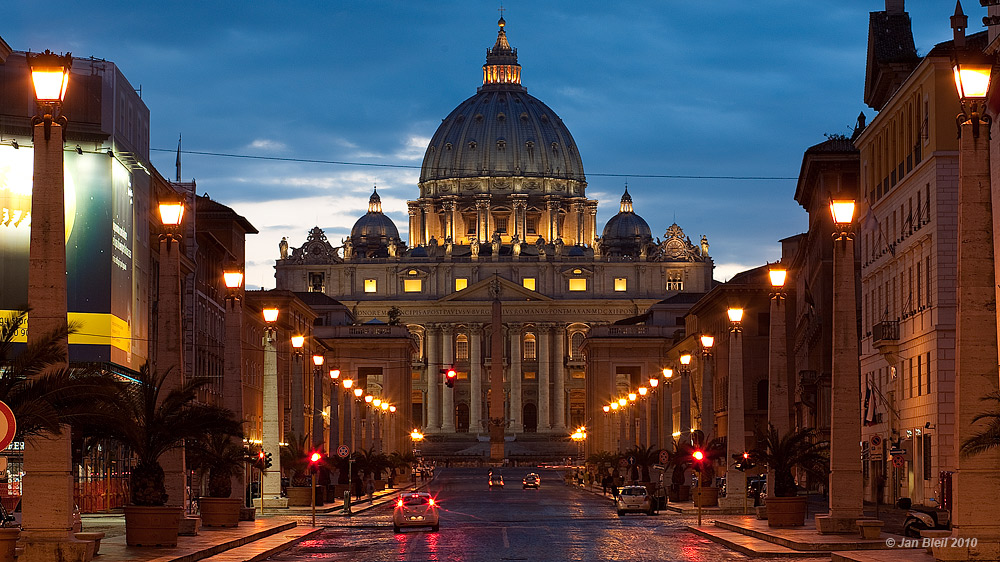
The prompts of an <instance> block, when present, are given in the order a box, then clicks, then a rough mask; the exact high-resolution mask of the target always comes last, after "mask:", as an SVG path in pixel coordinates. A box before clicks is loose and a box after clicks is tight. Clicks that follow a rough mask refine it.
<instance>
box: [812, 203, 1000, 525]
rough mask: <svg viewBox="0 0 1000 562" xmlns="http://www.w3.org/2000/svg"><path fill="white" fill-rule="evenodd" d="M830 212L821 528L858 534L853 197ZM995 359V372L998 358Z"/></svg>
mask: <svg viewBox="0 0 1000 562" xmlns="http://www.w3.org/2000/svg"><path fill="white" fill-rule="evenodd" d="M830 211H831V213H832V215H833V226H834V233H833V237H834V239H833V314H832V317H833V365H832V372H831V381H830V386H831V395H832V398H831V400H832V404H831V419H830V426H831V428H830V489H829V496H830V513H829V514H827V515H817V516H816V529H817V530H818V531H819V532H820V533H823V534H828V533H853V532H856V530H857V523H856V521H857V520H858V519H860V518H861V517H863V515H864V512H863V506H862V499H863V498H862V492H863V486H862V479H861V447H860V443H861V374H860V372H861V366H860V363H859V360H858V324H857V318H858V316H857V314H858V312H857V305H856V296H855V293H854V287H855V282H854V239H853V235H852V232H851V231H852V227H853V222H854V199H851V198H849V197H835V198H834V199H833V200H832V201H831V202H830ZM991 220H992V219H991ZM991 290H992V289H991ZM994 345H996V338H994ZM993 363H994V365H993V368H994V370H995V369H996V357H994V358H993Z"/></svg>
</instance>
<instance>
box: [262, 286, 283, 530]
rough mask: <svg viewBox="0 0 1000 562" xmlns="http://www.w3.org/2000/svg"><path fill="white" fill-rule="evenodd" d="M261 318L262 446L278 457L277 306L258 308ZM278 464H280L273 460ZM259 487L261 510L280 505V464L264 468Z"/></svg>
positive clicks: (265, 450)
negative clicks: (262, 352)
mask: <svg viewBox="0 0 1000 562" xmlns="http://www.w3.org/2000/svg"><path fill="white" fill-rule="evenodd" d="M261 315H262V316H263V317H264V380H263V386H264V388H263V391H264V405H263V407H264V409H263V418H264V424H263V428H262V429H263V433H262V435H261V441H262V443H261V448H262V449H263V450H264V452H265V453H266V454H268V455H271V456H272V457H273V458H275V459H277V458H279V457H280V454H279V453H280V444H279V442H280V433H279V427H278V423H279V420H280V418H279V412H278V349H277V347H276V346H275V341H276V339H277V335H278V329H277V322H278V308H277V307H273V306H265V307H264V308H263V310H261ZM275 465H279V463H275ZM262 480H263V484H262V488H263V489H262V490H261V499H260V501H261V504H260V505H261V513H263V511H264V507H265V506H274V507H283V506H284V502H283V501H282V499H281V467H280V466H271V467H270V468H266V469H264V474H263V477H262Z"/></svg>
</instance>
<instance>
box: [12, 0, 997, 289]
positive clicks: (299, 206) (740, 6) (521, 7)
mask: <svg viewBox="0 0 1000 562" xmlns="http://www.w3.org/2000/svg"><path fill="white" fill-rule="evenodd" d="M498 4H499V3H498V2H482V1H479V0H475V1H469V0H464V1H458V0H439V1H437V2H429V1H414V0H410V1H374V0H373V1H356V2H336V1H325V2H324V1H320V0H313V1H284V2H277V1H256V2H235V1H232V2H222V1H212V0H208V1H206V0H199V1H190V0H180V1H172V2H134V1H132V2H122V1H119V0H106V1H104V2H90V3H87V4H81V3H79V2H68V1H64V0H48V1H47V2H45V8H44V9H40V6H38V5H37V4H36V3H34V2H12V3H8V4H7V5H5V6H4V8H3V15H4V17H3V21H2V22H0V36H2V37H3V38H4V39H5V40H6V41H7V42H8V43H9V44H10V45H11V47H13V48H14V49H15V50H26V49H31V50H34V51H39V50H44V49H51V50H53V51H58V52H65V51H72V52H73V54H74V55H76V56H82V57H89V56H95V57H98V58H105V59H108V60H111V61H114V62H115V63H117V64H118V66H119V67H120V68H121V69H122V71H123V72H124V73H125V75H126V77H128V79H129V81H131V82H132V84H133V85H134V86H135V87H136V88H138V87H140V86H141V87H142V97H143V100H144V101H145V103H146V105H147V106H148V107H149V109H150V112H151V119H152V127H151V131H150V135H151V140H150V145H151V146H152V147H153V148H154V149H166V150H167V151H166V152H153V153H152V156H151V157H152V160H153V164H154V165H155V166H156V167H157V168H158V169H159V170H160V172H161V173H162V174H163V175H164V176H165V177H168V178H173V177H174V175H175V171H174V159H175V154H174V153H173V152H172V151H173V150H175V149H176V146H177V137H178V134H183V137H184V149H185V150H191V151H202V152H219V153H232V154H244V155H254V156H274V157H282V158H303V159H316V160H333V161H343V162H359V163H372V164H391V165H399V166H404V167H396V168H394V167H368V166H355V165H338V164H321V163H294V162H281V161H261V160H250V159H237V158H226V157H218V156H203V155H195V154H186V155H184V156H183V166H182V171H183V178H184V179H185V180H190V179H191V178H195V179H196V180H197V183H198V192H199V193H200V194H204V193H208V194H209V195H210V196H211V197H212V198H213V199H215V200H217V201H219V202H221V203H224V204H226V205H229V206H231V207H233V208H234V209H235V210H236V211H237V212H238V213H240V214H242V215H244V216H246V217H247V218H248V219H249V220H250V222H252V223H253V224H254V225H255V226H256V227H257V228H258V229H259V230H260V231H261V233H260V234H258V235H255V236H251V237H250V239H249V240H248V244H247V260H248V271H247V283H248V285H249V286H254V285H258V286H263V287H265V288H270V287H274V276H273V265H274V259H275V258H277V256H278V241H279V240H280V239H281V237H282V236H287V237H288V239H289V243H290V245H291V246H293V247H295V246H299V245H301V244H302V243H303V242H304V241H305V238H306V234H307V232H308V230H309V229H310V228H311V227H313V226H314V225H319V226H320V227H321V228H323V229H324V230H325V231H326V233H327V237H328V238H329V239H330V241H331V242H333V243H334V245H339V244H340V240H341V238H342V237H343V236H346V234H347V233H348V232H349V230H350V227H351V225H352V224H353V223H354V221H355V220H356V219H357V218H358V217H359V216H361V215H362V214H364V212H365V210H366V207H367V201H368V196H369V194H370V193H371V188H372V185H373V184H377V185H378V188H379V193H380V194H381V195H382V202H383V207H384V210H385V211H386V212H387V214H389V215H390V216H391V217H392V218H393V219H394V220H395V222H396V225H397V227H399V230H400V235H401V236H403V237H404V238H406V233H405V231H406V228H407V219H406V200H407V199H415V198H416V197H417V195H418V194H417V187H416V184H417V178H418V175H419V169H418V168H419V165H420V162H421V158H422V156H423V151H424V149H425V147H426V143H427V142H428V141H429V139H430V137H431V135H432V134H433V133H434V130H435V128H436V127H437V125H438V124H439V123H440V121H441V119H442V118H443V117H445V116H446V115H447V114H448V113H449V112H450V111H451V110H452V109H453V108H454V107H455V106H457V105H458V104H459V103H460V102H461V101H463V100H464V99H465V98H467V97H469V96H470V95H472V94H474V93H475V91H476V87H477V86H479V85H480V84H481V80H482V79H481V68H482V64H483V62H484V61H485V52H486V49H487V48H488V47H490V46H492V45H493V43H494V41H495V40H496V31H497V26H496V22H497V18H498V12H497V8H498ZM884 6H885V5H884V2H883V1H880V0H809V1H808V2H803V1H792V0H755V1H753V2H745V1H735V0H724V1H720V2H682V1H680V0H660V1H646V2H634V1H632V2H630V1H624V2H607V1H604V0H601V1H594V0H575V1H572V2H571V1H566V0H563V1H557V0H534V1H530V2H529V1H526V0H507V1H506V2H505V3H504V8H505V9H506V10H505V13H504V17H505V19H506V20H507V34H508V38H509V40H510V42H511V44H512V45H513V46H514V47H516V48H517V49H518V55H519V61H520V63H521V65H522V67H523V74H522V83H523V84H524V85H525V86H526V87H527V88H528V91H529V93H531V94H532V95H534V96H535V97H537V98H539V99H541V100H542V101H543V102H545V103H546V104H547V105H549V107H551V108H552V109H553V110H554V111H555V112H556V113H557V114H558V115H559V116H560V117H561V118H562V119H563V121H564V122H565V123H566V125H567V126H568V127H569V129H570V131H571V132H572V133H573V136H574V138H575V139H576V142H577V145H578V146H579V149H580V152H581V154H582V157H583V163H584V168H585V170H586V172H587V174H588V182H589V187H588V192H587V194H588V195H589V196H590V197H592V198H595V199H599V200H600V202H601V206H600V210H599V213H598V217H597V218H598V228H602V227H603V224H604V222H605V221H607V220H608V218H610V217H611V216H613V215H614V214H615V213H616V212H617V211H618V200H619V198H620V196H621V192H622V188H623V186H624V184H625V182H626V179H627V181H628V185H629V192H630V193H631V194H632V197H633V199H634V201H635V211H636V212H637V213H639V214H640V215H642V216H643V217H644V218H645V219H646V221H647V222H648V223H649V225H650V227H651V228H652V230H653V235H654V236H660V237H662V236H663V233H664V231H665V230H666V228H667V227H668V226H669V225H670V224H671V223H672V222H675V221H676V222H677V223H678V224H679V225H680V226H681V227H682V228H683V229H684V231H685V233H687V234H688V235H689V236H690V237H691V238H692V240H697V239H698V238H699V237H700V236H701V235H702V234H705V235H707V236H708V239H709V241H710V242H711V254H712V256H713V257H714V258H715V263H716V266H717V267H716V272H715V277H716V279H719V280H725V279H727V278H729V277H731V276H732V275H733V274H734V273H736V272H737V271H740V270H742V269H746V268H749V267H754V266H757V265H761V264H763V263H764V262H765V261H774V260H775V259H777V258H778V256H779V245H778V243H777V240H779V239H781V238H784V237H786V236H790V235H793V234H796V233H798V232H801V231H803V230H805V228H806V215H805V212H804V211H803V210H802V209H801V207H799V206H798V204H796V203H795V201H794V200H793V199H792V196H793V194H794V190H795V180H794V179H769V180H735V179H709V178H705V176H715V177H718V176H755V177H769V178H794V177H795V176H796V175H797V174H798V171H799V166H800V164H801V161H802V154H803V152H804V151H805V150H806V148H808V147H809V146H811V145H813V144H816V143H819V142H822V141H823V140H825V137H824V134H830V133H840V134H848V135H849V134H850V132H851V127H852V126H853V125H854V123H855V120H856V118H857V116H858V113H860V112H861V111H864V112H865V114H866V115H867V117H868V120H869V121H871V118H872V116H873V115H874V111H873V110H871V109H870V108H868V107H866V106H865V105H864V103H863V102H862V92H863V88H864V76H865V56H866V48H867V34H868V12H870V11H880V10H883V9H884ZM906 8H907V11H908V12H909V13H910V16H911V18H912V19H913V33H914V38H915V40H916V44H917V50H918V52H919V53H920V54H925V53H926V52H927V51H928V50H929V49H930V48H931V47H932V46H933V45H934V44H936V43H938V42H941V41H946V40H949V39H950V38H951V29H950V23H949V16H950V15H951V14H952V13H954V9H955V3H954V2H953V1H950V0H948V1H945V0H934V1H930V0H921V1H920V2H916V1H913V0H911V1H910V2H908V3H907V6H906ZM965 11H966V13H967V14H968V15H969V24H970V25H969V33H974V32H977V31H980V30H982V29H983V27H982V23H981V18H982V16H984V15H985V13H986V12H985V9H984V8H981V7H980V5H979V2H975V1H974V0H966V2H965ZM70 118H71V119H72V116H70ZM600 174H618V175H620V176H621V177H618V176H609V175H600ZM642 175H660V176H664V175H667V176H671V175H672V176H701V177H702V178H647V177H641V176H642Z"/></svg>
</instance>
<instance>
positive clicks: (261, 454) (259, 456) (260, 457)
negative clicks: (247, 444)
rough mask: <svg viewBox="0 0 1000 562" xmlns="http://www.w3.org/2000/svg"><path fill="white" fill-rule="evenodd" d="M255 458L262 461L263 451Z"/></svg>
mask: <svg viewBox="0 0 1000 562" xmlns="http://www.w3.org/2000/svg"><path fill="white" fill-rule="evenodd" d="M257 458H258V459H260V460H264V451H261V452H259V453H257Z"/></svg>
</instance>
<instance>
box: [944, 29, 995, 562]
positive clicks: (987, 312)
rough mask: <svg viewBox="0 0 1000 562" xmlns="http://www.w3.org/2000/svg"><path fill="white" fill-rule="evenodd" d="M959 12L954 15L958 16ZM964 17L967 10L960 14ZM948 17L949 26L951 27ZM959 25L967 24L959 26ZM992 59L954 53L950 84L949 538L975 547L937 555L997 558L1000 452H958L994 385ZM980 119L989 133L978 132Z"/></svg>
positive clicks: (975, 426)
mask: <svg viewBox="0 0 1000 562" xmlns="http://www.w3.org/2000/svg"><path fill="white" fill-rule="evenodd" d="M956 17H957V16H956ZM963 17H964V16H963ZM954 23H955V22H954V18H953V26H954ZM963 27H964V25H963ZM993 64H994V60H993V57H988V56H986V55H984V54H983V53H980V52H976V51H973V50H969V49H962V50H957V51H956V53H955V61H954V72H955V85H956V87H957V88H958V94H959V97H960V99H961V102H962V113H961V115H959V118H958V122H959V137H960V139H959V152H958V175H959V183H958V282H957V290H958V295H959V299H958V315H957V322H956V330H955V439H954V442H955V448H956V455H955V458H956V465H955V466H956V470H955V474H954V477H953V478H954V480H953V495H952V499H953V502H952V505H951V522H952V529H953V532H952V536H953V537H959V538H966V539H971V538H973V537H975V538H976V539H977V541H978V544H977V546H976V547H973V548H969V547H968V546H967V545H968V543H963V544H964V545H966V546H965V547H964V548H950V549H939V548H936V547H935V548H934V555H935V556H936V557H937V558H938V559H939V560H945V559H947V560H970V559H975V560H998V559H1000V525H998V524H997V519H996V518H995V517H991V516H990V515H989V514H988V513H985V512H984V510H983V500H984V499H985V498H993V497H997V496H998V495H1000V478H998V477H997V466H1000V450H998V449H993V450H990V451H987V452H983V453H981V454H977V455H970V456H962V455H961V454H959V451H960V447H961V443H962V441H964V440H965V439H967V438H969V437H970V436H971V435H973V434H975V433H978V432H979V431H981V430H982V429H983V423H981V422H980V423H976V422H974V417H975V416H976V415H977V414H979V413H982V412H983V411H984V410H985V409H986V404H987V403H986V402H983V401H982V398H983V397H984V396H986V395H987V394H989V393H991V392H997V391H998V377H997V317H996V273H995V270H994V262H995V258H994V242H993V236H994V232H993V212H994V209H993V208H992V195H991V185H990V142H989V139H990V125H991V119H990V118H989V117H988V116H986V115H983V114H982V111H983V109H985V102H986V95H987V92H988V91H989V85H990V77H991V71H992V68H993ZM980 125H983V126H985V129H986V134H985V135H981V134H980Z"/></svg>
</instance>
